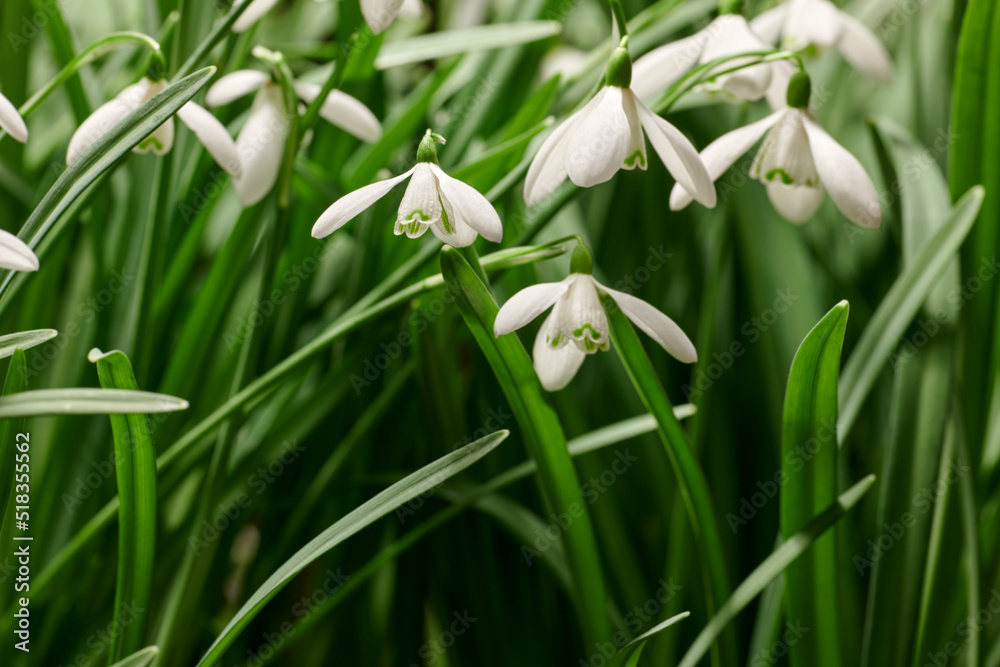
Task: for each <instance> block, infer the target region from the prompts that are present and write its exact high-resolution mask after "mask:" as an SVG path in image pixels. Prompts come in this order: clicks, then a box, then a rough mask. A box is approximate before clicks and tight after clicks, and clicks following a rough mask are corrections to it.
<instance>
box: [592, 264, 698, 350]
mask: <svg viewBox="0 0 1000 667" xmlns="http://www.w3.org/2000/svg"><path fill="white" fill-rule="evenodd" d="M594 284H595V285H597V286H598V287H599V288H600V289H601V290H603V291H605V292H607V293H608V294H609V295H610V296H611V298H612V299H614V300H615V303H617V304H618V305H619V306H620V307H621V309H622V312H623V313H625V315H626V317H628V318H629V319H630V320H632V322H633V323H635V325H636V326H637V327H639V328H640V329H642V330H643V331H645V332H646V334H647V335H648V336H649V337H650V338H652V339H653V340H655V341H656V342H657V343H659V344H660V345H661V346H662V347H663V349H664V350H666V351H667V352H668V353H669V354H670V356H672V357H674V358H675V359H677V360H678V361H682V362H684V363H685V364H693V363H694V362H696V361H698V353H697V352H696V351H695V349H694V344H693V343H692V342H691V339H689V338H688V337H687V334H685V333H684V332H683V331H682V330H681V328H680V327H679V326H677V323H676V322H674V321H673V320H672V319H670V318H669V317H667V316H666V315H664V314H663V313H661V312H660V311H659V310H657V309H656V308H654V307H653V306H651V305H650V304H648V303H646V302H645V301H643V300H642V299H639V298H637V297H634V296H632V295H631V294H626V293H625V292H619V291H617V290H613V289H610V288H608V287H605V286H604V285H601V284H599V283H598V282H597V281H596V280H595V281H594Z"/></svg>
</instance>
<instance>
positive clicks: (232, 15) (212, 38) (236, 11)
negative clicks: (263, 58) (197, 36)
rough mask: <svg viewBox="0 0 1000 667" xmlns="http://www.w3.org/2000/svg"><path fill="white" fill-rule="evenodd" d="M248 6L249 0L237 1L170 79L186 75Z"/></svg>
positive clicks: (228, 30) (181, 77)
mask: <svg viewBox="0 0 1000 667" xmlns="http://www.w3.org/2000/svg"><path fill="white" fill-rule="evenodd" d="M249 6H250V2H249V0H248V1H247V2H237V3H236V4H234V5H233V8H232V9H230V10H229V13H228V14H226V15H225V17H223V19H222V21H220V22H219V24H218V25H216V26H215V28H214V29H213V30H212V32H210V33H209V34H208V37H206V38H205V39H204V40H203V41H202V43H201V44H199V45H198V48H197V49H195V52H194V53H192V54H191V57H190V58H188V59H187V60H186V61H185V62H184V64H183V65H181V68H180V69H179V70H177V72H176V73H175V74H174V78H173V79H172V81H179V80H180V79H183V78H184V77H185V76H187V74H188V72H191V71H193V70H194V68H195V67H197V66H198V64H199V63H200V62H201V61H202V60H203V59H204V58H205V57H206V56H207V55H208V54H209V52H210V51H211V50H212V49H214V48H215V46H216V45H217V44H218V43H219V42H221V41H222V39H223V38H224V37H225V36H226V35H228V34H230V31H231V30H232V27H233V24H234V23H236V19H238V18H239V17H240V15H241V14H243V12H244V11H246V8H247V7H249Z"/></svg>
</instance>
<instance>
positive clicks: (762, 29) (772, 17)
mask: <svg viewBox="0 0 1000 667" xmlns="http://www.w3.org/2000/svg"><path fill="white" fill-rule="evenodd" d="M787 16H788V3H787V2H786V3H784V4H781V5H778V6H777V7H775V8H774V9H769V10H767V11H766V12H763V13H762V14H760V15H759V16H756V17H754V18H753V19H751V20H750V29H751V30H753V31H754V32H755V33H757V36H758V37H760V38H761V39H763V40H764V41H765V42H768V43H769V44H772V45H773V44H777V43H778V40H779V39H781V31H782V28H783V27H784V25H785V18H786V17H787Z"/></svg>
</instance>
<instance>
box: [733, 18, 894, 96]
mask: <svg viewBox="0 0 1000 667" xmlns="http://www.w3.org/2000/svg"><path fill="white" fill-rule="evenodd" d="M750 27H751V28H752V29H753V30H754V32H756V33H757V34H758V35H760V36H761V38H762V39H764V40H765V41H767V42H770V43H771V44H778V43H779V41H780V44H781V48H783V49H788V50H790V51H801V50H803V49H807V48H809V47H817V48H819V49H829V48H832V47H834V46H836V47H837V48H838V49H840V53H841V54H842V55H843V56H844V59H845V60H847V62H849V63H850V64H851V66H852V67H854V69H856V70H858V71H859V72H861V73H862V74H865V75H866V76H870V77H871V78H873V79H875V80H876V81H880V82H882V83H887V82H888V81H889V80H890V79H891V78H892V59H891V58H890V57H889V52H888V51H887V50H886V48H885V46H883V45H882V42H880V41H879V39H878V37H876V36H875V34H874V33H872V31H871V30H869V29H868V28H867V27H866V26H865V25H864V24H863V23H861V22H860V21H858V20H857V19H856V18H854V17H853V16H851V15H850V14H848V13H847V12H844V11H841V10H840V9H838V8H837V6H836V5H834V4H833V3H832V2H830V0H788V2H785V3H783V4H780V5H778V6H777V7H775V8H774V9H769V10H768V11H766V12H764V13H762V14H761V15H760V16H758V17H756V18H755V19H753V20H751V21H750Z"/></svg>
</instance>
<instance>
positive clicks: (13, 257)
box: [0, 93, 38, 271]
mask: <svg viewBox="0 0 1000 667" xmlns="http://www.w3.org/2000/svg"><path fill="white" fill-rule="evenodd" d="M0 130H3V131H4V132H6V133H7V134H9V135H10V136H12V137H14V139H16V140H18V141H20V142H21V143H22V144H23V143H25V142H27V141H28V126H27V125H25V124H24V119H23V118H21V114H20V113H18V111H17V107H15V106H14V105H13V104H12V103H11V101H10V100H8V99H7V98H6V97H5V96H4V95H3V93H0ZM0 269H7V270H11V271H37V270H38V257H36V256H35V253H34V252H32V251H31V248H29V247H28V245H27V244H26V243H25V242H24V241H22V240H21V239H19V238H17V237H16V236H14V235H13V234H11V233H10V232H7V231H4V230H2V229H0Z"/></svg>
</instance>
